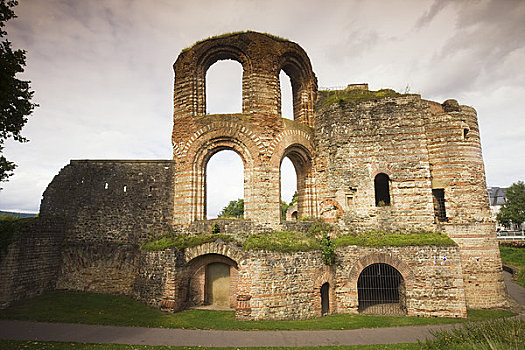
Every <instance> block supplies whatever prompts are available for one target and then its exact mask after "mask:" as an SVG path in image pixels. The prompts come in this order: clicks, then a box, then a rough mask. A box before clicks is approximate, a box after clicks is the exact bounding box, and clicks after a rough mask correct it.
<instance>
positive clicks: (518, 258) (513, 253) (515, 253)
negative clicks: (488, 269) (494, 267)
mask: <svg viewBox="0 0 525 350" xmlns="http://www.w3.org/2000/svg"><path fill="white" fill-rule="evenodd" d="M499 251H500V255H501V262H503V264H505V265H508V266H510V267H512V268H513V269H514V270H515V273H514V276H513V277H514V278H515V279H516V283H518V284H519V285H521V286H522V287H525V250H524V249H522V248H518V247H509V246H505V245H502V244H500V246H499Z"/></svg>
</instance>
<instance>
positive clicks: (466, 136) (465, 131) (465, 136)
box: [463, 128, 468, 140]
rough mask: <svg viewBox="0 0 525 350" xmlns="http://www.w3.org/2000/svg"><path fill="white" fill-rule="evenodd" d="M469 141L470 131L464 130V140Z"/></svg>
mask: <svg viewBox="0 0 525 350" xmlns="http://www.w3.org/2000/svg"><path fill="white" fill-rule="evenodd" d="M466 139H468V129H466V128H465V129H463V140H466Z"/></svg>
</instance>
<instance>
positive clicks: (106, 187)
mask: <svg viewBox="0 0 525 350" xmlns="http://www.w3.org/2000/svg"><path fill="white" fill-rule="evenodd" d="M108 187H109V185H108V183H107V182H106V183H105V184H104V189H105V190H107V189H108Z"/></svg>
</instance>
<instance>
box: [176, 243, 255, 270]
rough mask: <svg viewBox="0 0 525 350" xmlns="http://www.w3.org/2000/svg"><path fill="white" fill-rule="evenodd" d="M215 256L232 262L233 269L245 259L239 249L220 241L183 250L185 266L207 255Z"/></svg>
mask: <svg viewBox="0 0 525 350" xmlns="http://www.w3.org/2000/svg"><path fill="white" fill-rule="evenodd" d="M209 254H215V255H219V256H225V257H227V258H228V259H230V260H231V261H232V262H233V265H232V266H234V267H235V268H238V266H239V265H240V264H242V262H243V261H244V259H245V253H244V252H243V251H242V250H240V249H239V248H236V247H233V246H231V245H228V244H224V243H223V242H221V241H216V242H210V243H204V244H201V245H199V246H196V247H192V248H186V249H185V250H184V259H185V261H186V264H191V262H192V261H195V259H197V258H199V257H202V256H205V255H209Z"/></svg>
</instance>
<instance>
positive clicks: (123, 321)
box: [0, 291, 514, 330]
mask: <svg viewBox="0 0 525 350" xmlns="http://www.w3.org/2000/svg"><path fill="white" fill-rule="evenodd" d="M512 315H514V314H512V313H510V312H508V311H502V310H497V311H491V310H471V311H469V313H468V319H467V320H472V321H477V320H486V319H491V318H499V317H509V316H512ZM0 319H12V320H32V321H41V322H66V323H85V324H101V325H118V326H140V327H161V328H187V329H224V330H292V329H297V330H301V329H302V330H308V329H358V328H377V327H394V326H409V325H428V324H449V323H457V322H465V321H466V320H464V319H456V318H432V317H408V316H372V315H348V314H337V315H329V316H325V317H321V318H315V319H308V320H294V321H240V320H236V319H235V313H234V312H233V311H213V310H184V311H181V312H178V313H175V314H169V313H165V312H161V311H159V310H157V309H154V308H152V307H149V306H146V305H144V304H142V303H140V302H138V301H135V300H132V299H130V298H126V297H123V296H115V295H104V294H94V293H84V292H64V291H57V292H52V293H48V294H45V295H42V296H38V297H35V298H32V299H28V300H26V301H23V302H22V303H19V304H17V305H14V306H12V307H10V308H8V309H6V310H0Z"/></svg>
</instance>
